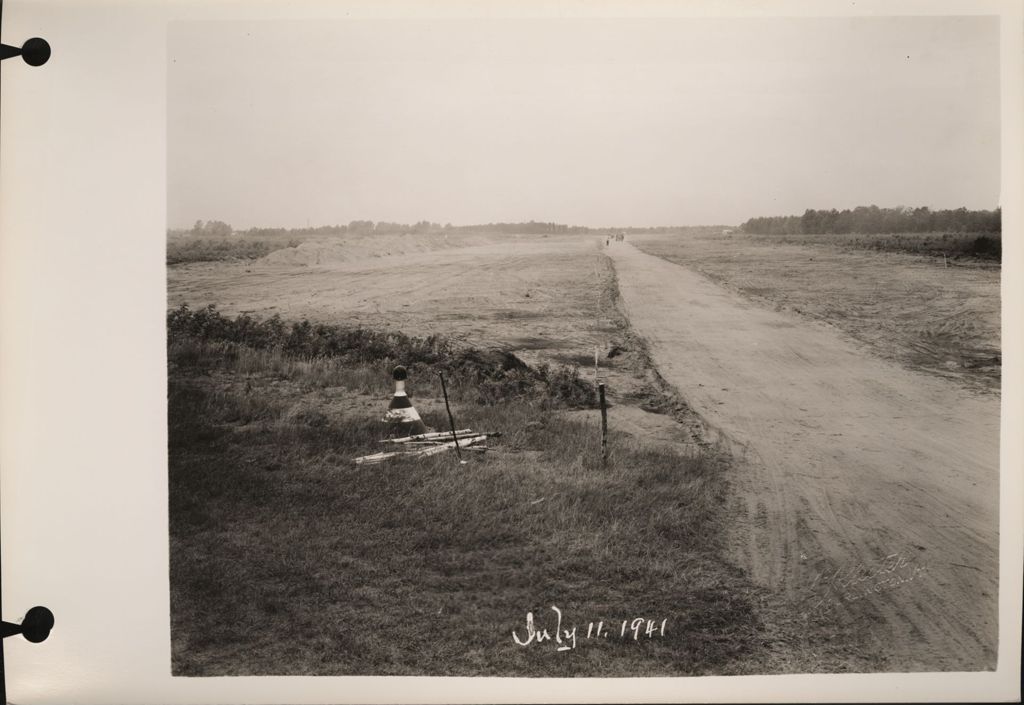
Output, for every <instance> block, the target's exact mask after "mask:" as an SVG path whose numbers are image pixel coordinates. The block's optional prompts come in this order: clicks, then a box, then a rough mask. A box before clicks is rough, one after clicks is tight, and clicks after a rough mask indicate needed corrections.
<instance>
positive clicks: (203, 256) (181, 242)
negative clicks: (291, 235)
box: [167, 236, 299, 265]
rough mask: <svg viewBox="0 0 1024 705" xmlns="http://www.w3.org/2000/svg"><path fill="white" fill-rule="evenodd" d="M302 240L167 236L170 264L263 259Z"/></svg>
mask: <svg viewBox="0 0 1024 705" xmlns="http://www.w3.org/2000/svg"><path fill="white" fill-rule="evenodd" d="M298 244H299V240H295V239H291V240H285V239H280V238H279V239H261V240H251V239H243V238H242V237H241V236H230V237H222V238H195V237H174V238H168V240H167V264H169V265H173V264H188V263H191V262H222V261H227V260H251V259H260V258H261V257H265V256H267V255H269V254H270V253H271V252H273V251H274V250H281V249H284V248H286V247H295V246H296V245H298Z"/></svg>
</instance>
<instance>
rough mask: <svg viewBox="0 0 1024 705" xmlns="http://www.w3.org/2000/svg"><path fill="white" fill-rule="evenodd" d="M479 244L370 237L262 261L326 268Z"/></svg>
mask: <svg viewBox="0 0 1024 705" xmlns="http://www.w3.org/2000/svg"><path fill="white" fill-rule="evenodd" d="M474 244H480V243H478V242H470V241H467V239H466V238H462V237H454V236H453V237H450V238H449V237H446V236H445V235H437V234H434V235H413V234H409V235H373V236H366V237H355V238H347V237H346V238H329V239H322V240H307V241H306V242H303V243H301V244H299V245H298V246H296V247H286V248H284V249H281V250H275V251H274V252H271V253H270V254H268V255H267V256H266V257H264V258H263V260H262V261H263V262H265V263H268V264H278V265H281V264H283V265H292V266H300V267H301V266H306V267H308V266H316V265H330V264H338V263H344V262H356V261H359V260H366V259H371V258H374V257H388V256H392V255H409V254H416V253H424V252H432V251H434V250H440V249H444V248H449V247H465V246H466V245H474Z"/></svg>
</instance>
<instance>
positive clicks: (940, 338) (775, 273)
mask: <svg viewBox="0 0 1024 705" xmlns="http://www.w3.org/2000/svg"><path fill="white" fill-rule="evenodd" d="M776 239H779V238H776ZM836 239H837V240H839V241H841V236H836ZM633 240H634V244H636V245H637V246H638V247H639V248H640V249H641V250H643V251H645V252H647V253H648V254H652V255H657V256H659V257H663V258H665V259H667V260H669V261H671V262H675V263H676V264H681V265H683V266H685V267H689V268H691V269H694V270H696V271H698V272H700V273H702V274H705V275H707V276H708V277H710V278H712V279H713V280H714V281H715V282H717V283H719V284H721V285H722V286H724V287H725V288H727V289H729V290H731V291H735V292H737V293H740V294H742V295H743V296H744V297H746V298H748V299H750V300H752V301H755V302H758V303H760V304H762V305H764V306H767V307H769V308H774V309H776V310H778V311H783V312H786V313H793V314H797V315H799V316H800V317H802V318H804V319H805V320H806V321H808V322H813V323H815V324H818V325H823V326H828V327H832V328H834V329H836V330H838V331H840V332H842V333H843V334H845V335H847V336H849V337H850V338H851V339H852V340H853V341H855V342H857V343H858V344H859V345H861V346H862V347H863V348H864V350H865V351H866V352H868V353H870V354H873V355H878V356H881V357H884V358H886V359H890V360H894V361H897V362H899V363H901V364H903V365H904V366H906V367H910V368H913V369H920V370H925V371H927V372H928V373H930V374H933V375H936V376H940V377H943V378H945V379H948V380H952V381H954V382H956V383H958V384H963V385H964V386H969V387H971V388H974V389H982V390H987V391H991V392H998V391H999V383H1000V358H1001V354H1000V321H999V308H1000V306H999V304H1000V299H999V280H1000V270H999V268H998V266H993V265H991V264H990V263H989V264H979V263H973V264H965V263H955V266H951V267H949V268H944V267H943V264H942V259H941V258H935V257H928V256H916V255H909V254H901V253H891V252H872V251H865V250H859V249H854V248H848V247H846V248H844V247H842V246H841V245H825V244H810V245H804V244H793V243H790V242H775V241H773V239H772V238H771V237H770V236H755V235H745V234H743V233H734V234H732V235H729V236H722V235H720V234H715V235H700V234H692V235H691V234H688V235H686V236H643V237H639V238H633Z"/></svg>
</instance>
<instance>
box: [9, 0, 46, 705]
mask: <svg viewBox="0 0 1024 705" xmlns="http://www.w3.org/2000/svg"><path fill="white" fill-rule="evenodd" d="M3 11H4V5H3V0H0V28H2V27H3V16H4V15H3ZM15 56H20V57H21V58H22V60H24V62H25V63H26V64H28V65H29V66H42V65H43V64H45V63H46V62H47V61H49V59H50V45H49V44H48V43H47V41H46V40H45V39H40V38H39V37H33V38H32V39H29V40H27V41H25V43H24V44H22V45H21V48H18V47H13V46H8V45H7V44H0V61H2V60H4V59H10V58H12V57H15ZM2 582H3V579H2V577H0V585H2ZM2 607H3V605H2V602H0V614H2V613H3V612H2ZM0 624H2V632H0V633H2V635H3V639H6V638H7V637H9V636H14V635H15V634H21V635H22V636H23V637H25V639H27V640H28V641H31V642H33V643H38V642H40V641H44V640H45V639H46V637H48V636H50V630H51V629H53V612H51V611H50V610H48V609H46V608H45V607H33V608H32V609H30V610H29V611H28V612H27V613H26V614H25V618H24V619H23V620H22V621H21V624H14V623H11V622H0ZM0 705H7V674H6V672H5V670H4V647H3V641H2V640H0Z"/></svg>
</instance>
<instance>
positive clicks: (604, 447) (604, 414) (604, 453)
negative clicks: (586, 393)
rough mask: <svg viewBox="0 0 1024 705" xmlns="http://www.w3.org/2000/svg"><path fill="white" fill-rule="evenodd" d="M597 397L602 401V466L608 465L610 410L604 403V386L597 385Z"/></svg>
mask: <svg viewBox="0 0 1024 705" xmlns="http://www.w3.org/2000/svg"><path fill="white" fill-rule="evenodd" d="M597 396H598V397H600V399H601V464H602V465H605V464H607V463H608V408H607V407H606V405H605V402H604V384H599V385H597Z"/></svg>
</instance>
